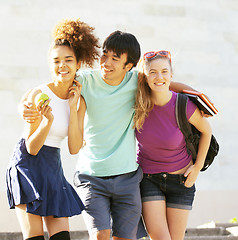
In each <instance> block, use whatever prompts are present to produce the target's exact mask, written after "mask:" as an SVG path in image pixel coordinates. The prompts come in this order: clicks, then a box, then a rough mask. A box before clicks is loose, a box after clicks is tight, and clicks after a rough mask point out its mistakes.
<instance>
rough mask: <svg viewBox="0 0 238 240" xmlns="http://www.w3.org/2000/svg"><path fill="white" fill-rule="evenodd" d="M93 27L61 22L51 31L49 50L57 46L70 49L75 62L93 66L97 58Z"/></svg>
mask: <svg viewBox="0 0 238 240" xmlns="http://www.w3.org/2000/svg"><path fill="white" fill-rule="evenodd" d="M93 30H94V28H93V27H90V26H89V25H88V24H86V23H84V22H82V21H80V19H77V20H70V19H66V20H62V21H61V22H59V23H58V24H57V25H56V26H55V28H54V30H53V38H54V42H53V44H52V46H51V49H52V48H54V47H57V46H67V47H70V48H71V49H72V50H73V51H74V54H75V57H76V60H77V62H78V61H82V63H84V64H86V65H88V66H89V67H92V66H93V63H94V61H95V60H97V59H98V58H99V52H98V48H99V44H98V38H96V37H95V35H94V34H93Z"/></svg>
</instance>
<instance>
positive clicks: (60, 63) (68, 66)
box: [50, 46, 80, 83]
mask: <svg viewBox="0 0 238 240" xmlns="http://www.w3.org/2000/svg"><path fill="white" fill-rule="evenodd" d="M79 68H80V62H79V63H77V60H76V57H75V54H74V52H73V50H72V49H71V48H70V47H68V46H56V47H54V48H53V49H51V52H50V69H51V72H52V76H53V79H54V81H58V82H69V83H72V82H73V80H74V77H75V74H76V71H77V70H78V69H79Z"/></svg>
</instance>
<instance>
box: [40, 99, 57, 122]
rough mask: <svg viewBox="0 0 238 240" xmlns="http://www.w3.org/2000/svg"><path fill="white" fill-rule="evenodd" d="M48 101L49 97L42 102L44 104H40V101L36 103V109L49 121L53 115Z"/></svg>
mask: <svg viewBox="0 0 238 240" xmlns="http://www.w3.org/2000/svg"><path fill="white" fill-rule="evenodd" d="M49 102H50V99H48V100H47V101H45V102H44V104H42V105H41V106H40V103H39V104H38V105H37V110H38V111H39V112H40V114H41V115H42V116H43V117H45V118H46V119H48V120H49V121H53V119H54V116H53V114H52V108H51V107H50V106H49Z"/></svg>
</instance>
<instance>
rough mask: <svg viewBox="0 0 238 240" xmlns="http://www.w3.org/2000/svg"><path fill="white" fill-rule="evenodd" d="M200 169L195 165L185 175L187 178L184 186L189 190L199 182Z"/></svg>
mask: <svg viewBox="0 0 238 240" xmlns="http://www.w3.org/2000/svg"><path fill="white" fill-rule="evenodd" d="M199 172H200V169H197V168H196V166H195V165H191V166H190V167H189V168H188V169H187V171H186V172H185V173H184V176H185V177H187V179H186V181H185V183H184V185H185V187H187V188H190V187H192V186H193V185H194V183H195V181H196V180H197V177H198V174H199Z"/></svg>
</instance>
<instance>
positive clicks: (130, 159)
mask: <svg viewBox="0 0 238 240" xmlns="http://www.w3.org/2000/svg"><path fill="white" fill-rule="evenodd" d="M77 80H78V81H79V82H80V83H81V84H82V86H83V87H82V92H81V94H82V96H83V97H84V99H85V102H86V105H87V110H86V114H85V122H84V139H85V141H86V145H85V147H83V148H82V149H81V150H80V152H79V160H78V163H77V170H78V171H80V173H84V174H89V175H93V176H112V175H119V174H124V173H129V172H132V171H135V170H136V169H137V168H138V164H137V163H136V140H135V131H134V129H133V116H134V103H135V94H136V89H137V81H138V73H137V72H136V71H130V72H128V73H127V74H126V75H125V77H124V79H123V81H122V82H121V84H120V85H118V86H111V85H108V84H107V83H105V82H104V81H103V79H102V78H101V74H100V71H99V70H92V71H81V72H79V74H78V76H77Z"/></svg>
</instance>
